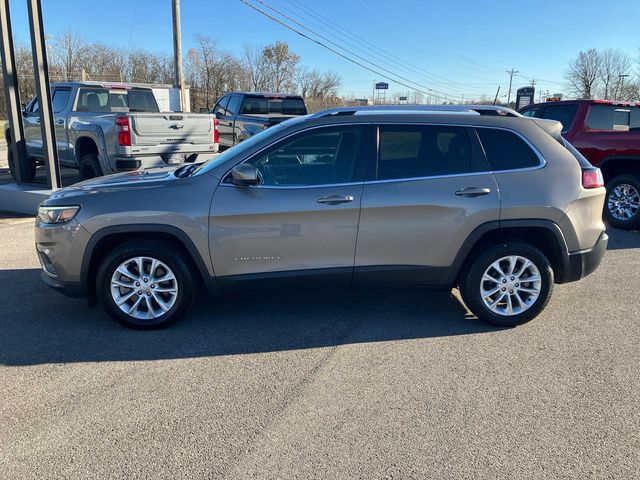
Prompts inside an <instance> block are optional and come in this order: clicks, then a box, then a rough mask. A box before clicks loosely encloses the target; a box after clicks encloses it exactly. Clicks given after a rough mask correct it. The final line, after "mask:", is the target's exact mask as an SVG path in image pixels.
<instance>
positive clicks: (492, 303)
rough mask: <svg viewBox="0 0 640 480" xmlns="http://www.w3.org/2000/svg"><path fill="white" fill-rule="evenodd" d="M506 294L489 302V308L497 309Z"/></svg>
mask: <svg viewBox="0 0 640 480" xmlns="http://www.w3.org/2000/svg"><path fill="white" fill-rule="evenodd" d="M505 296H506V293H502V294H501V295H500V296H499V297H498V298H497V299H496V300H494V301H493V302H491V303H490V304H489V308H491V310H495V309H496V308H497V307H498V304H499V303H500V302H501V301H502V299H503V298H504V297H505Z"/></svg>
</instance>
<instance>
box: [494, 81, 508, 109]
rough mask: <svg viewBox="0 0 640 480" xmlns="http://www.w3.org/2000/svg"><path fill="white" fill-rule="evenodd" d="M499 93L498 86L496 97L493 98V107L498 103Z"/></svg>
mask: <svg viewBox="0 0 640 480" xmlns="http://www.w3.org/2000/svg"><path fill="white" fill-rule="evenodd" d="M499 93H500V85H498V90H496V96H495V98H494V99H493V104H494V105H495V104H496V102H497V101H498V94H499ZM508 106H509V105H507V107H508Z"/></svg>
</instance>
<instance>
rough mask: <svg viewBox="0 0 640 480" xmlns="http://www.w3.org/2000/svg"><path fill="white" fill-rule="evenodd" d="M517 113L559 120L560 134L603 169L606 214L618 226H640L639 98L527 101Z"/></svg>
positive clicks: (610, 221)
mask: <svg viewBox="0 0 640 480" xmlns="http://www.w3.org/2000/svg"><path fill="white" fill-rule="evenodd" d="M520 113H521V114H522V115H524V116H526V117H536V118H548V119H551V120H558V121H559V122H560V123H562V136H563V137H564V138H566V139H567V140H568V141H569V142H570V143H571V144H572V145H573V146H574V147H576V148H577V149H578V150H579V151H580V153H582V154H583V155H584V156H585V157H586V158H587V160H589V162H591V164H593V165H595V166H596V167H600V169H601V170H602V174H603V175H604V179H605V182H606V186H607V202H606V206H605V209H604V217H605V219H606V220H607V221H608V223H609V224H610V225H611V226H613V227H617V228H624V229H635V228H639V227H640V103H629V102H613V101H611V100H565V101H560V102H547V103H538V104H532V105H527V106H526V107H524V108H522V109H520Z"/></svg>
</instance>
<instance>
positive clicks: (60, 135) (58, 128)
mask: <svg viewBox="0 0 640 480" xmlns="http://www.w3.org/2000/svg"><path fill="white" fill-rule="evenodd" d="M70 99H71V88H69V87H57V88H56V89H55V90H54V91H53V95H52V97H51V104H52V108H53V125H54V129H55V136H56V145H57V148H58V158H59V160H60V162H62V163H68V161H69V137H68V135H67V111H68V110H67V107H68V105H69V101H70Z"/></svg>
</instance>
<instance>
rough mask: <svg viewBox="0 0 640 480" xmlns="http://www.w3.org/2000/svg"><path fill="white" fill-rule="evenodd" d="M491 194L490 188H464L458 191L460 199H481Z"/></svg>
mask: <svg viewBox="0 0 640 480" xmlns="http://www.w3.org/2000/svg"><path fill="white" fill-rule="evenodd" d="M490 193H491V189H490V188H481V187H464V188H461V189H460V190H456V195H458V196H459V197H479V196H480V195H489V194H490Z"/></svg>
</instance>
